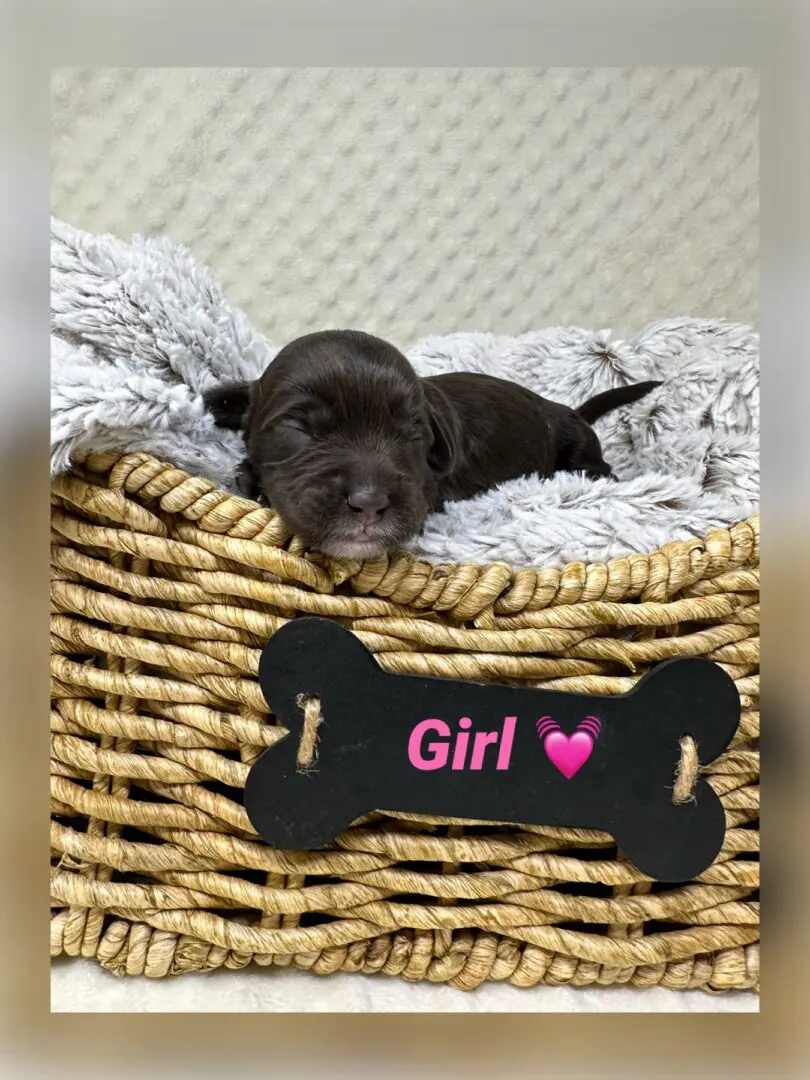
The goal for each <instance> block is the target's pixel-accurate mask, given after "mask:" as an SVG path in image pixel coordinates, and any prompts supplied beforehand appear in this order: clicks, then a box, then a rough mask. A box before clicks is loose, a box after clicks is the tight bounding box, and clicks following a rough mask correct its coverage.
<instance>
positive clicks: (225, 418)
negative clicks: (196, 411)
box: [203, 383, 250, 431]
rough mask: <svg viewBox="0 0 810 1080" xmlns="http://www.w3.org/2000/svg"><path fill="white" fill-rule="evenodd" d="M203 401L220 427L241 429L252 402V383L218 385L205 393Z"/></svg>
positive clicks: (232, 429) (234, 429) (233, 429)
mask: <svg viewBox="0 0 810 1080" xmlns="http://www.w3.org/2000/svg"><path fill="white" fill-rule="evenodd" d="M203 401H204V402H205V407H206V409H208V411H209V412H210V413H211V414H212V415H213V417H214V420H215V421H216V423H217V426H218V427H222V428H229V429H230V430H231V431H241V429H242V426H243V424H244V421H245V415H246V413H247V410H248V405H249V404H250V383H235V384H232V385H230V386H218V387H217V388H216V389H215V390H209V391H207V393H205V394H203Z"/></svg>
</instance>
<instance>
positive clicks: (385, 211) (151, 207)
mask: <svg viewBox="0 0 810 1080" xmlns="http://www.w3.org/2000/svg"><path fill="white" fill-rule="evenodd" d="M757 98H758V80H757V75H756V73H755V72H753V71H750V70H747V69H733V68H719V69H700V68H674V69H666V68H638V69H631V70H625V69H619V68H596V69H574V68H556V69H545V70H540V69H528V68H504V69H501V68H484V69H478V68H458V69H451V68H414V69H403V68H389V69H379V68H375V69H352V68H336V69H335V68H332V69H330V68H320V69H319V68H298V69H278V68H273V69H233V68H229V69H214V68H212V69H194V68H178V69H171V68H168V69H149V68H145V69H133V68H130V69H62V70H58V71H56V72H55V73H54V77H53V211H54V213H55V214H56V215H57V216H58V217H60V218H63V219H64V220H67V221H69V222H70V223H72V224H74V225H78V226H81V227H82V228H85V229H89V230H91V231H95V232H99V231H109V232H114V233H116V234H119V235H121V236H123V237H125V238H128V237H129V236H130V235H131V234H132V233H133V232H141V233H144V234H147V235H157V234H161V233H166V234H168V235H170V236H171V237H172V238H174V239H176V240H179V241H181V242H183V243H185V244H187V245H188V246H189V247H191V248H192V249H193V251H194V253H195V255H196V256H197V257H198V258H199V259H200V260H202V261H204V262H207V263H209V264H210V265H211V266H212V268H213V270H214V272H215V274H216V275H217V276H218V277H219V279H220V280H221V281H222V283H223V285H224V287H225V289H226V292H227V293H228V295H229V297H230V298H231V300H232V301H233V302H234V303H236V304H237V305H239V306H241V307H243V308H244V309H245V311H246V313H247V314H248V315H249V316H250V317H251V318H252V319H253V320H254V321H255V322H256V323H257V324H258V326H259V327H260V328H261V329H262V330H263V331H264V332H265V333H267V334H269V335H270V336H271V337H272V338H273V339H274V340H278V341H283V340H285V339H288V338H291V337H293V336H295V335H297V334H299V333H303V332H305V331H308V330H312V329H317V328H319V327H324V326H361V327H363V328H364V329H366V330H369V331H371V332H376V333H379V334H381V335H383V336H386V337H389V338H391V339H392V340H394V341H395V342H396V343H397V344H399V345H401V346H403V347H407V345H409V344H410V343H411V342H412V341H413V340H414V339H416V338H418V337H421V336H422V335H423V334H426V333H429V332H441V333H446V332H449V331H452V330H461V329H464V330H493V331H496V332H503V333H520V332H523V331H526V330H531V329H538V328H541V327H544V326H548V325H552V324H559V323H563V324H565V323H573V324H576V325H579V326H584V327H588V328H593V329H596V328H601V327H611V328H613V329H614V330H615V331H617V332H618V333H620V334H631V333H633V332H634V331H636V330H638V329H640V328H641V327H642V326H643V325H644V324H645V323H646V322H649V321H652V320H654V319H658V318H666V317H668V316H674V315H684V314H688V315H694V316H707V317H714V316H723V317H726V318H729V319H732V320H738V321H741V322H747V323H750V324H756V321H757V247H758V226H757V216H758V190H757V188H758V115H757Z"/></svg>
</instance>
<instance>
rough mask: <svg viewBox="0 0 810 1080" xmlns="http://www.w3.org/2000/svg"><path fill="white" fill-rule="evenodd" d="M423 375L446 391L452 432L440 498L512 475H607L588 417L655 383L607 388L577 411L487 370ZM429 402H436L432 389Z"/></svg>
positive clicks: (466, 493) (461, 495)
mask: <svg viewBox="0 0 810 1080" xmlns="http://www.w3.org/2000/svg"><path fill="white" fill-rule="evenodd" d="M424 382H425V383H427V384H429V388H430V387H432V388H433V389H434V390H435V391H438V393H439V394H441V396H442V397H443V398H444V400H445V402H446V408H447V409H448V410H449V411H452V412H453V413H454V414H455V418H456V427H457V431H458V434H457V439H458V453H457V455H456V460H455V463H454V468H453V470H452V471H451V472H450V473H449V474H448V475H447V476H445V477H444V478H443V479H442V481H441V483H440V485H439V501H440V503H441V502H445V501H447V500H453V499H468V498H471V497H472V496H473V495H478V494H480V493H481V492H482V491H487V490H489V489H490V488H492V487H495V486H496V485H497V484H501V483H503V482H504V481H505V480H513V479H515V477H518V476H529V475H533V474H537V475H538V476H553V475H554V473H555V472H584V473H585V474H586V475H587V476H589V477H591V478H592V479H596V478H597V477H600V476H611V475H612V473H611V469H610V466H609V465H608V464H607V462H605V461H604V460H603V458H602V449H601V447H600V445H599V439H598V437H597V435H596V432H595V431H594V430H593V428H592V427H591V423H592V422H593V421H594V420H597V419H598V418H599V417H600V416H602V415H604V413H606V412H609V411H610V410H611V409H615V408H618V407H619V406H620V405H624V404H627V403H629V402H631V401H637V400H638V399H639V398H640V397H642V396H643V395H644V394H646V393H648V392H649V391H650V390H651V389H652V388H653V387H654V386H657V385H658V383H655V382H649V383H638V384H636V385H635V386H628V387H620V388H618V389H616V390H608V391H606V392H605V393H604V394H599V395H598V396H597V397H595V398H591V399H590V400H589V401H588V402H586V403H585V404H584V405H582V406H580V408H579V409H576V410H575V409H570V408H568V406H567V405H560V404H559V403H558V402H556V401H549V400H548V399H547V398H544V397H541V396H540V395H539V394H535V393H533V392H532V391H531V390H527V389H526V388H525V387H523V386H518V385H517V384H516V383H512V382H508V381H507V380H506V379H497V378H495V377H494V376H492V375H479V374H473V373H472V372H458V373H454V374H450V375H434V376H432V377H430V378H428V379H425V380H424ZM434 403H435V407H436V408H437V409H440V408H441V406H440V405H438V402H437V399H436V397H435V396H434ZM440 415H441V413H440Z"/></svg>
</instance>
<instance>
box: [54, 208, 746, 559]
mask: <svg viewBox="0 0 810 1080" xmlns="http://www.w3.org/2000/svg"><path fill="white" fill-rule="evenodd" d="M313 329H316V328H315V327H313ZM281 344H283V343H279V344H276V343H274V342H272V341H270V340H268V339H267V338H266V337H265V336H264V335H263V334H261V333H260V332H259V331H258V330H257V329H256V328H255V327H253V326H252V325H251V323H250V321H249V320H248V319H247V317H246V316H245V315H244V314H243V313H242V312H240V311H238V310H236V309H235V308H233V307H232V306H231V305H230V304H229V303H228V301H227V300H226V298H225V296H224V295H223V293H222V291H221V289H220V288H219V286H218V285H217V283H216V281H215V280H214V277H213V275H212V274H211V272H210V270H208V269H207V268H206V267H204V266H200V265H199V264H198V263H197V262H195V260H194V259H193V257H192V256H191V254H190V253H189V252H188V251H187V250H185V249H184V248H183V247H180V246H178V245H176V244H173V243H171V242H170V241H169V240H166V239H143V238H141V237H137V236H136V237H134V238H133V240H132V241H131V243H125V242H123V241H122V240H119V239H117V238H115V237H112V236H94V235H91V234H89V233H86V232H83V231H81V230H79V229H75V228H73V227H71V226H69V225H67V224H65V223H63V222H60V221H57V220H55V219H54V220H53V221H52V229H51V472H52V474H53V475H58V474H59V473H62V472H65V471H67V470H68V469H69V468H70V463H71V457H72V455H73V454H74V453H75V452H76V451H77V450H79V449H81V450H145V451H148V452H149V453H151V454H154V455H155V456H156V457H158V458H161V459H163V460H166V461H169V462H172V463H173V464H175V465H177V466H179V467H180V468H182V469H185V470H187V471H189V472H191V473H194V474H198V475H202V476H205V477H207V478H208V479H210V480H212V481H214V482H215V483H217V484H218V485H220V486H221V487H223V488H224V489H225V490H227V491H231V492H235V491H236V487H235V483H234V472H235V469H236V466H237V465H238V463H239V461H240V460H241V457H242V455H243V450H244V445H243V441H242V437H241V435H239V434H237V433H234V432H228V431H223V430H221V429H220V428H217V427H216V425H215V424H214V421H213V418H212V417H211V415H210V414H209V413H208V412H207V411H206V409H205V406H204V404H203V398H202V395H203V393H204V392H205V391H206V390H208V389H209V388H210V387H213V386H216V385H218V384H221V383H225V382H232V381H235V380H242V379H246V380H247V379H253V378H255V377H256V376H257V375H259V373H260V372H261V371H262V370H263V369H264V368H265V367H266V365H267V364H269V363H270V362H271V361H272V359H273V357H274V356H275V354H276V352H277V351H278V348H280V345H281ZM404 351H405V353H406V355H407V356H408V358H409V359H410V360H411V362H412V363H413V365H414V368H415V369H416V371H417V372H418V373H419V374H420V375H435V374H439V373H441V372H446V371H479V372H486V373H489V374H491V375H498V376H500V377H502V378H508V379H512V380H514V381H515V382H518V383H522V384H523V385H525V386H527V387H529V388H530V389H532V390H534V391H536V392H538V393H540V394H543V395H545V396H546V397H550V398H553V399H554V400H556V401H561V402H564V403H565V404H568V405H578V404H580V403H581V402H582V401H584V400H585V399H586V398H588V397H590V396H592V395H593V394H596V393H599V392H600V391H602V390H606V389H609V388H611V387H615V386H621V385H624V384H626V383H631V382H638V381H641V380H643V379H650V378H655V379H661V380H663V385H662V386H660V387H658V388H657V389H656V390H654V391H653V392H652V393H651V394H650V395H648V396H647V397H646V398H645V399H643V400H642V401H640V402H636V403H635V404H634V405H630V406H626V407H625V408H622V409H619V410H617V411H615V412H613V413H610V414H608V415H607V416H605V417H603V418H602V419H601V420H600V421H598V422H597V424H596V430H597V432H598V434H599V437H600V439H601V441H602V446H603V450H604V456H605V459H606V460H607V461H609V462H610V464H611V465H612V466H613V469H614V471H615V473H616V474H617V476H618V478H619V479H618V480H605V479H600V480H588V479H586V478H585V477H584V476H582V475H575V474H567V473H560V474H557V475H556V476H554V477H552V478H551V479H547V480H541V479H539V478H538V477H536V476H529V477H523V478H521V479H518V480H512V481H509V482H507V483H505V484H501V485H500V486H499V487H497V488H495V489H494V490H492V491H490V492H487V493H485V494H483V495H479V496H477V497H476V498H474V499H469V500H466V501H464V502H458V503H450V504H448V505H447V506H446V507H445V509H444V510H442V511H441V512H440V513H436V514H432V515H431V516H430V517H429V518H428V520H427V522H426V523H425V526H424V528H423V530H422V532H421V534H420V535H419V536H418V537H417V538H416V539H415V540H414V541H413V542H412V543H411V545H410V546H411V548H412V550H413V551H414V552H415V553H417V554H419V555H421V556H424V557H426V558H428V559H431V560H434V561H446V560H451V561H454V562H461V561H466V560H471V561H474V562H478V563H491V562H497V561H505V562H509V563H512V564H515V565H524V566H526V565H528V566H540V565H543V566H560V565H563V564H564V563H566V562H569V561H573V560H583V561H586V562H599V561H603V560H606V559H609V558H612V557H614V556H617V555H627V554H630V553H632V552H636V551H652V550H655V549H656V548H658V547H659V546H660V545H661V544H662V543H664V542H666V541H667V540H672V539H680V538H683V539H685V538H688V537H692V536H702V535H704V534H705V533H706V532H707V531H708V530H709V529H711V528H713V527H716V526H723V525H729V524H732V523H734V522H736V521H739V520H741V519H743V518H745V517H748V516H749V515H750V514H752V513H754V512H755V511H756V510H757V509H758V502H759V338H758V335H757V334H755V333H754V332H753V330H751V329H750V328H748V327H746V326H740V325H736V324H733V323H730V322H727V321H725V320H723V319H690V318H677V319H667V320H664V321H662V322H658V323H655V324H653V325H651V326H648V327H647V328H646V329H644V330H643V331H642V332H641V333H639V334H638V335H636V336H635V337H634V338H632V339H631V340H629V341H622V340H619V339H617V338H615V337H614V336H613V335H612V333H611V332H610V331H609V330H598V331H589V330H582V329H578V328H576V327H554V328H551V329H546V330H538V331H536V332H532V333H528V334H522V335H520V336H516V337H511V336H506V335H497V334H491V333H452V334H446V335H441V336H430V337H426V338H424V339H422V340H421V341H419V342H417V343H416V344H414V345H412V346H411V347H410V348H407V347H406V348H405V349H404Z"/></svg>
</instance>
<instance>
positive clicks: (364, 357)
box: [214, 331, 457, 559]
mask: <svg viewBox="0 0 810 1080" xmlns="http://www.w3.org/2000/svg"><path fill="white" fill-rule="evenodd" d="M228 392H229V394H230V395H231V397H230V401H231V405H234V403H235V409H233V410H232V415H233V414H234V413H238V412H239V409H240V408H241V404H242V402H243V398H242V397H240V395H239V394H238V393H236V391H235V390H234V388H230V389H229V391H228ZM214 411H215V413H216V411H217V410H216V408H215V410H214ZM223 419H225V418H224V417H223ZM244 430H245V441H246V444H247V452H248V461H249V469H248V470H247V471H246V473H245V474H244V475H245V476H246V477H247V478H248V480H247V482H248V483H250V484H253V485H255V488H256V487H257V488H258V490H259V491H261V492H262V493H263V494H264V495H265V496H266V498H267V500H268V501H269V502H270V503H271V505H272V506H273V507H274V508H275V509H276V510H277V511H278V512H279V513H280V514H281V516H282V518H283V519H284V520H285V522H286V523H287V525H289V527H290V528H291V529H293V530H294V531H295V532H297V533H300V534H301V535H302V536H304V537H305V538H306V539H307V540H308V541H309V542H310V543H311V544H312V545H313V546H314V547H316V548H318V549H319V550H321V551H323V552H325V553H326V554H329V555H334V556H337V557H342V558H358V559H367V558H373V557H374V556H376V555H380V554H382V553H383V552H385V551H390V550H393V549H394V548H397V547H399V546H400V545H402V544H403V543H404V542H405V541H406V540H408V539H409V538H410V537H411V536H413V535H415V534H416V533H417V532H418V531H419V528H420V527H421V524H422V522H423V520H424V518H425V516H426V514H427V513H428V511H429V510H430V508H431V505H432V504H433V503H434V501H435V498H436V493H437V488H438V482H439V479H440V477H441V476H442V475H443V474H446V473H447V472H449V471H450V469H451V468H452V465H453V460H454V453H455V448H456V445H457V432H456V428H455V418H454V414H453V412H452V409H451V408H450V406H449V405H448V403H447V402H446V400H444V398H443V397H442V395H441V394H440V393H439V392H438V391H436V390H435V388H434V387H432V386H431V385H430V384H429V383H425V382H423V381H422V380H420V379H419V378H418V377H417V376H416V374H415V373H414V371H413V369H412V368H411V366H410V364H409V363H408V361H407V360H406V359H405V357H404V356H403V355H402V353H400V352H399V351H398V350H397V349H395V348H394V347H393V346H392V345H389V344H388V343H387V342H385V341H382V340H381V339H380V338H376V337H372V336H371V335H369V334H363V333H360V332H357V331H323V332H319V333H315V334H308V335H306V336H305V337H302V338H298V339H296V340H295V341H293V342H291V343H290V344H289V345H287V346H286V347H285V348H284V349H282V350H281V352H280V353H279V354H278V355H277V356H276V358H275V359H274V360H273V362H272V363H271V364H270V366H269V367H268V368H267V370H266V371H265V372H264V374H263V375H262V376H261V378H259V379H258V380H257V381H256V382H255V383H253V384H252V385H251V387H250V393H249V404H248V406H247V410H246V412H245V415H244ZM255 488H254V490H253V491H249V492H248V493H249V494H252V495H254V497H255V495H256V490H255Z"/></svg>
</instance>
